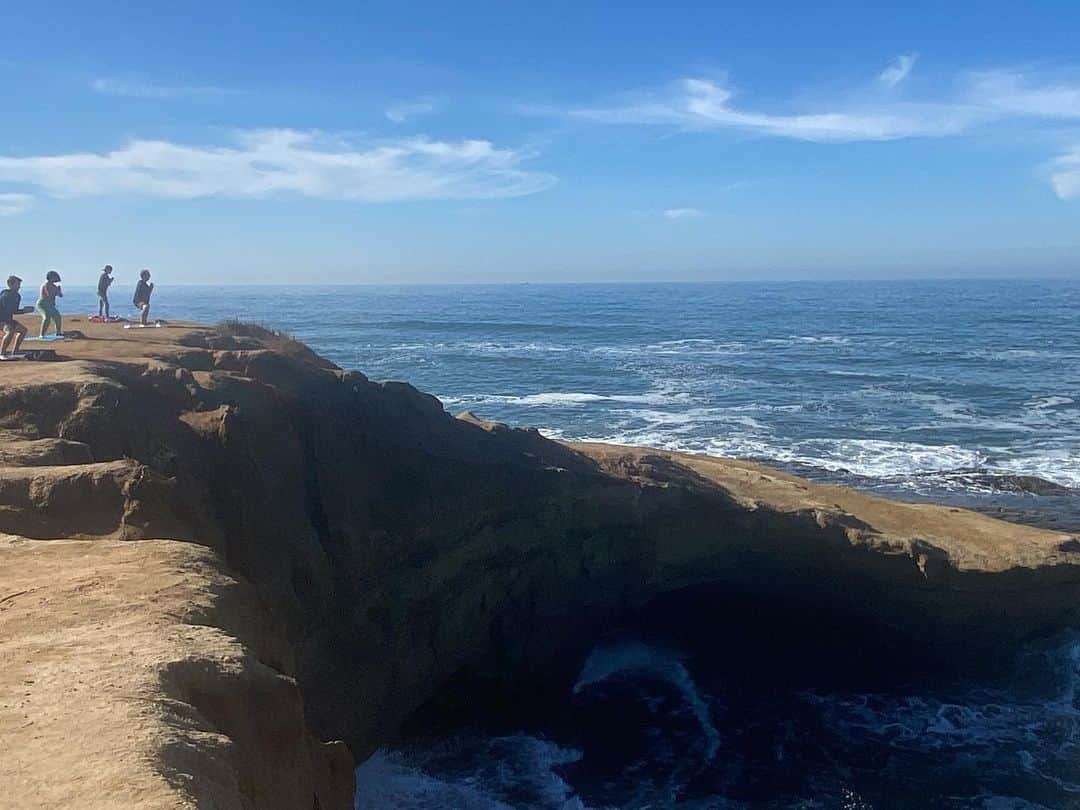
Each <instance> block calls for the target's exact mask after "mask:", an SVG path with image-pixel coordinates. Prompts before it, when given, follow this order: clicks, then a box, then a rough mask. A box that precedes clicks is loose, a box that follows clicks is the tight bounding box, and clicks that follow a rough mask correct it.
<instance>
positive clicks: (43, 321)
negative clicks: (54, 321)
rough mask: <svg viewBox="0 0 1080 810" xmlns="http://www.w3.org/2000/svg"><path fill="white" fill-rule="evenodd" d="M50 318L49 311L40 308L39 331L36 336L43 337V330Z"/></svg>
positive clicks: (47, 325) (47, 326) (46, 327)
mask: <svg viewBox="0 0 1080 810" xmlns="http://www.w3.org/2000/svg"><path fill="white" fill-rule="evenodd" d="M50 320H51V319H50V317H49V313H48V312H46V311H45V310H41V331H40V332H39V333H38V337H45V330H46V329H48V328H49V321H50Z"/></svg>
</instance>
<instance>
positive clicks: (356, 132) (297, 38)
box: [0, 0, 1080, 284]
mask: <svg viewBox="0 0 1080 810" xmlns="http://www.w3.org/2000/svg"><path fill="white" fill-rule="evenodd" d="M878 5H880V4H869V3H865V2H858V3H854V2H852V3H842V2H841V3H826V2H817V3H807V2H790V3H777V2H754V3H745V4H734V3H732V4H720V3H713V4H710V3H677V2H665V3H652V4H647V3H628V2H623V3H611V4H606V3H588V2H544V3H506V2H491V3H469V2H457V3H405V2H396V3H379V2H365V3H355V2H350V3H318V4H303V5H301V4H299V3H296V4H290V3H273V2H261V3H199V2H189V3H176V4H169V5H168V6H166V5H165V4H148V3H126V2H112V3H108V4H93V5H91V4H85V3H78V4H62V3H59V4H58V3H50V2H39V3H35V4H17V5H16V4H13V3H3V0H0V122H2V125H0V274H3V275H6V274H7V273H17V274H19V275H21V276H23V277H24V278H29V279H36V278H37V276H39V275H43V274H44V272H45V271H46V270H47V269H50V268H56V269H58V270H59V271H60V272H61V273H62V275H64V277H65V281H66V282H68V283H76V284H78V283H86V284H89V283H91V282H92V281H93V280H94V279H95V278H96V274H97V271H98V270H99V268H100V267H101V266H102V265H103V264H105V263H110V264H112V265H113V266H114V267H116V268H117V274H118V277H120V278H123V277H125V276H131V278H134V277H135V274H136V273H137V271H138V269H140V268H143V267H148V268H151V269H152V270H153V271H154V273H155V279H156V280H158V281H159V283H161V282H164V283H167V284H169V283H171V284H183V283H271V282H275V283H276V282H281V283H311V284H316V283H319V284H334V283H396V282H403V283H412V282H440V283H446V282H526V281H527V282H544V281H551V282H567V281H665V280H671V281H683V280H687V281H690V280H693V281H699V280H728V279H818V278H821V279H825V278H883V277H885V278H905V277H934V276H947V277H989V276H1015V277H1045V276H1073V277H1075V276H1080V47H1078V46H1077V43H1078V42H1080V3H1076V2H1061V3H1054V2H1041V3H1037V4H1020V3H1014V2H995V0H985V2H979V3H970V4H965V3H940V2H934V3H922V2H907V3H903V4H894V5H895V6H896V8H895V9H894V10H891V11H882V10H880V9H878V8H874V6H878ZM1025 5H1027V6H1030V7H1029V8H1025V7H1024V6H1025ZM311 6H318V8H314V9H313V8H312V7H311Z"/></svg>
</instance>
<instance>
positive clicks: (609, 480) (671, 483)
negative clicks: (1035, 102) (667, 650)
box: [0, 324, 1080, 808]
mask: <svg viewBox="0 0 1080 810" xmlns="http://www.w3.org/2000/svg"><path fill="white" fill-rule="evenodd" d="M79 327H80V328H85V332H86V335H85V337H84V338H83V339H80V340H72V341H69V342H66V343H65V344H63V345H62V346H61V351H60V354H61V356H62V362H57V363H49V364H45V363H37V364H30V363H13V364H5V365H4V367H3V368H2V369H0V533H5V534H6V535H7V537H6V538H5V539H4V540H3V542H2V545H0V560H2V567H0V572H2V573H0V653H2V657H3V660H4V661H5V667H4V670H5V672H4V673H3V674H2V675H0V734H2V736H3V741H4V745H5V750H7V751H9V752H11V751H15V752H17V754H16V755H15V756H14V757H7V758H5V759H4V760H3V761H0V785H2V790H0V794H2V795H3V796H4V798H0V802H2V801H4V800H11V797H13V796H14V797H19V798H21V800H22V803H21V804H19V803H16V804H15V805H14V806H35V804H34V802H35V801H37V797H49V798H48V800H44V799H42V801H41V802H40V803H39V804H38V805H37V806H50V805H52V804H54V803H62V804H72V805H74V804H79V805H81V806H86V805H89V806H95V804H94V803H95V802H97V803H98V806H103V807H104V806H119V805H125V806H147V807H151V806H153V807H171V806H184V805H185V804H187V805H192V806H208V807H209V806H215V807H233V806H235V807H251V806H254V807H305V808H307V807H312V806H319V807H322V808H331V807H335V808H336V807H341V808H345V807H348V806H350V799H349V794H350V792H351V789H352V784H351V780H352V769H351V761H350V759H349V755H348V753H347V752H346V751H345V750H344V746H341V745H334V744H329V745H327V744H323V743H320V742H318V740H337V739H341V740H345V741H346V742H347V743H348V744H349V747H350V748H351V750H352V753H353V754H354V755H355V756H356V757H358V758H360V757H364V756H366V755H367V754H368V753H369V752H370V751H372V750H373V748H374V747H376V746H378V745H379V744H381V743H383V742H385V741H387V740H389V739H392V738H393V735H394V734H395V733H397V731H398V730H399V729H400V727H401V724H402V723H403V722H404V721H405V720H406V719H407V718H408V717H409V716H410V715H411V714H412V713H414V712H415V711H416V710H417V709H418V708H420V707H421V706H424V705H425V704H426V703H427V702H428V701H429V700H431V699H433V698H437V696H438V695H439V693H440V690H442V689H443V687H444V686H445V685H446V684H447V683H451V682H454V681H455V679H464V680H467V679H469V678H483V679H485V680H486V682H489V683H497V684H501V685H502V686H503V687H504V688H506V689H510V690H526V689H542V688H562V686H563V685H564V684H565V679H566V678H568V677H570V676H571V675H572V673H573V671H574V669H575V667H577V666H578V665H579V664H580V661H581V657H582V655H583V653H584V651H586V650H587V649H588V646H589V645H590V644H591V643H593V641H595V639H596V638H597V637H598V635H599V634H601V633H602V632H604V631H605V630H608V629H610V628H612V627H614V626H616V625H618V624H620V623H623V622H626V621H628V620H632V619H633V618H634V617H638V616H641V615H642V614H643V613H647V612H648V611H649V610H650V609H651V606H655V605H666V609H677V605H678V603H679V600H681V599H684V598H689V596H688V595H692V597H693V598H694V599H699V598H704V599H707V600H712V601H710V602H709V604H713V605H726V606H727V607H729V608H730V606H731V604H732V603H731V599H733V598H736V597H737V598H742V597H743V596H744V595H746V596H747V598H756V599H758V600H759V602H760V600H762V599H763V598H764V600H765V602H766V603H768V604H791V605H795V606H798V609H799V610H800V611H801V610H803V608H805V609H807V610H809V611H811V613H812V612H813V611H814V610H818V609H822V610H827V613H828V616H829V617H830V618H829V623H828V625H822V626H820V627H818V628H817V630H816V631H815V632H816V633H817V634H818V636H819V637H820V638H821V640H822V642H823V643H826V642H827V641H828V637H829V636H830V633H831V630H830V628H831V627H833V626H835V625H836V624H837V617H840V618H839V622H840V623H846V624H850V626H851V627H853V628H856V631H855V635H856V636H857V637H858V638H861V639H864V640H866V639H870V638H873V637H877V638H886V639H889V640H890V643H891V640H895V641H896V644H897V645H909V646H904V649H905V650H907V649H918V650H921V651H924V652H925V653H926V654H928V655H940V656H941V657H943V658H955V659H957V660H958V661H959V662H960V663H961V664H964V663H967V662H970V661H973V660H976V659H980V658H985V657H986V656H987V652H988V651H991V652H992V651H993V650H995V649H998V648H1000V647H1001V646H1002V645H1006V646H1007V645H1009V644H1011V643H1014V642H1015V641H1016V640H1018V639H1022V638H1025V637H1028V636H1032V635H1036V634H1040V633H1045V632H1050V631H1052V630H1054V629H1057V628H1060V627H1063V626H1071V625H1077V624H1080V599H1078V596H1080V554H1078V551H1080V541H1078V540H1077V539H1075V538H1071V537H1069V536H1067V535H1063V534H1058V533H1054V532H1048V531H1042V530H1037V529H1033V528H1025V527H1020V526H1015V525H1012V524H1007V523H1002V522H999V521H995V520H992V519H990V518H987V517H984V516H980V515H976V514H973V513H970V512H965V511H962V510H956V509H948V508H944V507H934V506H925V505H909V504H898V503H891V502H886V501H882V500H879V499H875V498H872V497H869V496H866V495H861V494H858V493H854V492H851V491H848V490H845V489H842V488H839V487H828V486H818V485H813V484H810V483H808V482H805V481H802V480H800V479H798V478H795V477H793V476H788V475H784V474H781V473H778V472H776V471H774V470H771V469H768V468H766V467H763V466H761V465H757V464H751V463H745V462H735V461H726V460H718V459H709V458H705V457H690V456H680V455H675V454H668V453H659V452H653V451H646V450H637V449H632V448H616V447H610V446H596V445H592V446H582V445H578V446H568V445H561V444H557V443H554V442H551V441H548V440H546V439H544V438H542V437H541V436H540V435H539V434H537V433H536V432H535V431H523V430H511V429H508V428H505V427H502V426H498V425H492V424H488V423H484V422H482V421H481V420H479V419H476V418H475V417H471V416H468V415H465V416H463V417H462V418H459V419H455V418H453V417H451V416H449V415H448V414H446V413H445V412H444V411H443V409H442V407H441V405H440V404H439V402H438V401H437V400H435V399H434V398H432V397H430V396H427V395H425V394H422V393H420V392H418V391H416V390H415V389H413V388H411V387H410V386H408V385H405V384H402V383H374V382H371V381H369V380H368V379H366V378H365V377H364V376H363V375H361V374H359V373H355V372H344V371H341V370H340V369H337V368H335V367H333V366H332V365H331V364H329V363H327V362H326V361H324V360H322V359H321V358H319V357H317V356H316V355H314V354H313V353H312V352H310V351H309V350H308V349H306V348H305V347H303V346H301V345H299V344H296V343H294V342H292V341H289V340H287V339H285V338H282V337H279V336H276V335H273V334H272V333H269V332H266V331H265V330H260V329H255V328H251V327H239V326H233V327H230V328H224V327H223V328H206V327H196V326H191V327H171V328H167V329H161V330H143V331H140V332H138V333H135V334H131V333H124V332H121V331H120V330H117V329H116V328H115V327H108V326H94V325H85V326H84V325H83V324H79ZM702 589H704V591H703V590H702ZM717 598H719V599H720V601H716V600H717ZM725 599H726V600H727V601H726V602H725V601H724V600H725ZM672 606H675V607H672ZM821 615H825V614H821ZM769 621H776V618H775V617H771V618H770V619H769ZM740 624H741V625H742V626H749V627H751V628H755V627H759V626H760V625H759V624H755V620H754V618H753V616H750V615H747V616H746V617H745V618H744V619H743V620H742V621H741V622H740ZM894 649H900V646H885V647H882V649H881V650H880V653H881V654H882V655H885V656H888V655H890V654H891V653H890V650H894ZM9 661H10V662H15V663H14V666H8V665H7V662H9ZM9 786H10V787H9Z"/></svg>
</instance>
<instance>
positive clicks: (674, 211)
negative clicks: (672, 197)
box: [664, 208, 705, 222]
mask: <svg viewBox="0 0 1080 810" xmlns="http://www.w3.org/2000/svg"><path fill="white" fill-rule="evenodd" d="M664 216H665V217H666V218H667V219H670V220H671V221H673V222H677V221H679V220H682V219H700V218H701V217H703V216H705V212H704V211H702V210H700V209H698V208H668V209H667V210H665V211H664Z"/></svg>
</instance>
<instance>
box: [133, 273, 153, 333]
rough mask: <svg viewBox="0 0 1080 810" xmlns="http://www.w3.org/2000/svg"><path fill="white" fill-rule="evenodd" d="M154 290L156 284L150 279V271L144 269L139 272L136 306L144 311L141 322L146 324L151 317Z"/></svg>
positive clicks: (136, 287)
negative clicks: (151, 296)
mask: <svg viewBox="0 0 1080 810" xmlns="http://www.w3.org/2000/svg"><path fill="white" fill-rule="evenodd" d="M153 291H154V285H153V283H152V282H151V281H150V271H149V270H143V271H142V272H141V273H139V282H138V283H137V284H136V285H135V298H134V303H135V306H136V307H138V309H139V310H140V311H141V312H142V317H140V318H139V322H140V323H141V324H142V325H143V326H146V319H147V318H148V317H150V294H151V293H152V292H153Z"/></svg>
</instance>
